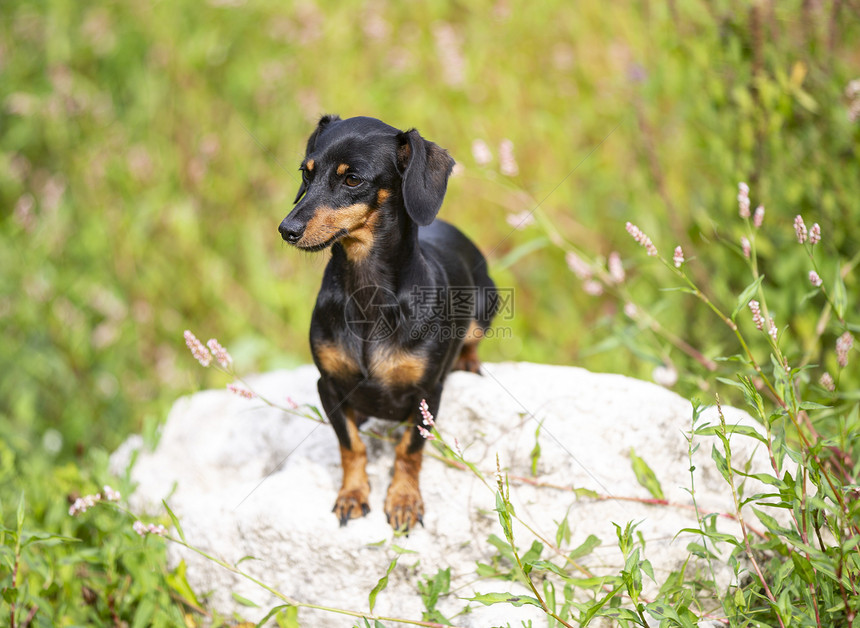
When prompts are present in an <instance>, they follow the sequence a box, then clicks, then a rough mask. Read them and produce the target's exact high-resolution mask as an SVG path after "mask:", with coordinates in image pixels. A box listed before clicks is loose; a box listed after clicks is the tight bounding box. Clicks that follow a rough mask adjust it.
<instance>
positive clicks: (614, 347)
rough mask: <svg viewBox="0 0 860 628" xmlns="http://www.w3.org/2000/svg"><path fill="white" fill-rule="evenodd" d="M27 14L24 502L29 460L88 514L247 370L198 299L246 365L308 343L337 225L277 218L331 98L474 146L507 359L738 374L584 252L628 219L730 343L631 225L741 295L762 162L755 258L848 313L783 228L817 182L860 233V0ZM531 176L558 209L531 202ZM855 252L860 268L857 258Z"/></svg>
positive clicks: (608, 248) (1, 361)
mask: <svg viewBox="0 0 860 628" xmlns="http://www.w3.org/2000/svg"><path fill="white" fill-rule="evenodd" d="M0 18H2V19H0V77H2V79H1V80H0V333H2V340H0V372H2V377H0V443H2V445H0V461H2V464H0V474H2V477H0V503H2V504H4V506H6V507H5V508H4V516H3V518H4V521H5V522H6V524H7V525H8V524H9V521H8V519H9V517H10V516H11V515H10V513H11V510H10V508H9V507H8V506H9V504H12V503H14V502H15V501H16V500H17V496H18V495H19V494H20V493H21V491H22V490H23V491H24V492H25V494H26V495H27V499H28V503H29V504H30V509H31V512H30V513H29V515H28V516H30V517H32V521H33V525H39V526H42V527H44V528H47V529H52V530H62V531H63V532H64V533H67V534H71V533H73V532H74V530H73V529H72V528H70V526H71V525H73V524H70V523H63V519H62V518H63V517H64V516H65V511H66V509H67V507H68V505H67V504H66V503H65V502H64V497H65V495H66V494H67V493H72V492H74V490H76V489H77V488H79V486H80V484H81V482H83V481H91V482H95V481H96V480H100V478H101V475H103V473H104V452H105V451H110V450H112V449H114V448H115V447H116V446H117V445H118V444H119V443H120V442H121V441H122V440H123V439H124V438H126V437H127V436H128V435H129V434H131V433H134V432H141V431H143V432H144V433H145V434H148V435H150V436H151V435H153V434H154V433H155V432H156V429H157V425H158V423H159V422H160V421H161V420H162V419H163V417H164V416H165V415H166V411H167V409H168V408H169V406H170V404H171V403H172V402H173V401H174V400H175V399H176V398H177V397H178V396H180V395H182V394H186V393H189V392H191V391H193V390H196V389H197V388H198V387H200V386H223V385H224V383H226V382H225V380H223V378H222V376H220V375H218V374H217V373H212V372H210V371H204V370H202V369H200V368H199V367H198V365H197V364H196V363H195V362H194V361H193V359H192V358H191V357H190V355H188V353H187V350H186V348H185V345H184V342H183V339H182V332H183V330H184V329H191V330H192V331H194V332H195V333H196V334H197V335H198V336H200V337H201V338H202V339H203V340H205V339H207V338H210V337H217V338H218V339H219V340H220V341H221V343H222V344H224V345H225V346H227V347H228V349H229V350H230V351H231V352H232V354H233V356H234V359H235V360H236V362H237V368H238V369H239V370H240V371H243V372H253V371H262V370H269V369H273V368H278V367H289V366H293V365H297V364H301V363H306V362H308V361H309V359H310V356H309V351H308V346H307V331H308V325H309V320H310V313H311V308H312V304H313V301H314V298H315V295H316V291H317V289H318V286H319V282H320V278H321V273H322V269H323V267H324V265H325V263H326V259H327V254H318V255H303V254H300V253H299V252H297V251H295V250H294V249H291V248H288V247H287V246H286V245H285V244H284V243H283V242H282V241H281V239H280V237H279V235H278V233H277V226H278V224H279V222H280V221H281V219H282V218H283V217H284V216H285V215H286V214H287V212H288V211H289V209H290V207H291V202H292V199H293V196H294V195H295V192H296V189H297V186H298V181H299V177H298V173H297V167H298V164H299V162H300V160H301V157H302V151H303V148H304V144H305V141H306V138H307V136H308V134H309V133H310V131H311V130H312V129H313V127H314V124H315V122H316V120H317V119H318V117H319V116H320V115H321V114H323V113H338V114H340V115H341V116H342V117H347V116H353V115H370V116H374V117H378V118H381V119H383V120H385V121H386V122H388V123H390V124H392V125H394V126H397V127H399V128H410V127H416V128H418V129H419V130H420V131H421V133H422V134H423V135H424V136H425V137H427V138H428V139H431V140H433V141H435V142H437V143H438V144H440V145H441V146H443V147H445V148H447V149H448V150H449V151H450V152H451V154H452V155H453V156H454V158H455V159H456V160H457V161H458V163H459V164H460V166H459V167H458V170H457V174H456V176H455V177H453V178H452V180H451V182H450V186H449V192H448V197H447V199H446V202H445V205H444V206H443V209H442V213H441V217H443V218H446V219H448V220H451V221H453V222H455V223H457V224H458V225H459V226H461V227H462V228H463V230H464V231H466V232H467V233H468V234H469V235H470V236H472V237H473V239H474V240H475V241H476V242H477V243H478V245H479V246H480V248H482V250H484V251H485V253H487V255H488V257H489V259H490V266H491V271H492V272H493V275H494V277H495V279H496V281H497V283H498V284H500V285H502V286H506V287H512V288H514V289H515V291H516V298H515V312H516V313H515V316H514V317H513V319H512V320H509V321H500V322H499V324H500V325H504V326H507V327H510V328H511V330H512V337H511V338H507V339H498V340H488V341H487V342H486V343H485V345H484V347H483V358H484V359H485V360H490V361H499V360H531V361H540V362H550V363H557V364H570V365H578V366H582V367H585V368H588V369H591V370H596V371H611V372H618V373H624V374H629V375H634V376H638V377H643V378H646V379H647V378H650V377H651V373H652V370H653V368H654V367H655V365H658V364H665V363H666V362H667V360H668V361H670V362H671V364H672V366H673V367H674V368H675V369H676V370H677V371H678V372H679V373H680V380H679V382H678V384H677V385H676V389H677V390H678V391H679V392H681V393H682V394H692V393H693V392H695V391H699V390H702V389H707V390H711V389H712V387H713V381H712V378H711V377H709V376H708V374H707V373H706V372H704V371H703V369H702V368H701V366H700V365H699V364H698V363H696V362H695V361H694V360H691V359H690V358H689V357H687V356H686V355H684V354H683V353H682V352H679V351H677V350H676V349H674V348H673V347H672V346H671V345H669V344H667V343H665V341H663V340H661V339H659V338H656V337H652V336H650V335H649V334H647V333H646V332H643V331H641V330H640V328H639V327H638V326H637V325H635V324H634V323H632V322H631V321H630V319H629V318H626V317H625V316H624V315H623V314H622V307H623V302H620V301H619V300H618V299H617V298H616V296H614V295H612V294H609V293H604V294H602V295H597V296H594V295H590V294H587V293H586V291H584V290H583V285H582V283H581V282H580V280H579V279H577V277H576V276H575V275H574V274H573V273H572V272H571V271H570V269H569V268H568V266H567V263H566V261H565V253H566V252H570V251H577V252H578V253H579V254H580V255H581V256H583V257H585V258H588V259H590V260H593V261H595V263H602V260H604V259H605V258H606V257H607V256H608V255H609V254H610V253H611V252H613V251H618V252H619V253H620V255H621V258H622V260H623V262H624V265H625V267H626V268H627V274H628V278H627V290H629V293H630V294H631V295H634V296H635V297H636V298H637V302H638V303H639V305H640V306H646V307H647V308H648V311H649V312H650V313H651V314H653V315H654V316H656V317H657V318H658V319H659V320H660V321H661V323H662V324H663V325H664V326H665V327H666V328H668V329H671V330H673V333H675V334H677V335H678V336H679V337H681V338H682V339H683V340H685V341H686V342H688V343H690V344H691V345H693V346H695V347H697V348H698V349H699V350H701V351H702V352H703V353H704V354H705V355H707V356H709V357H715V356H719V355H725V354H732V353H735V352H736V351H737V347H736V346H735V345H734V341H733V337H732V336H731V335H730V332H729V330H728V329H727V328H726V329H725V330H723V329H722V328H720V326H719V325H718V324H716V323H717V321H716V320H715V318H714V317H713V315H712V314H710V313H709V312H707V311H705V310H704V308H702V307H700V305H699V304H697V303H696V302H694V301H693V300H692V299H690V298H689V297H687V296H686V295H684V294H681V293H678V292H661V291H659V290H658V288H659V287H661V286H663V287H665V286H666V285H674V284H673V283H672V282H673V281H674V280H673V279H672V278H671V277H670V276H669V275H668V273H666V272H665V271H664V270H663V269H661V268H659V267H658V266H657V265H656V264H650V265H649V263H648V262H647V261H646V258H644V256H643V255H642V251H641V249H639V248H638V247H637V245H636V244H635V243H634V242H633V240H632V239H631V238H630V237H629V236H628V234H627V233H626V232H625V229H624V225H625V222H626V221H628V220H629V221H631V222H634V223H636V224H637V225H639V227H641V228H642V229H643V230H644V231H645V232H646V233H648V234H649V235H651V237H652V239H653V240H654V242H655V244H656V245H657V247H658V248H660V250H661V252H662V253H663V254H664V255H666V256H667V257H671V250H672V249H673V248H674V246H675V245H676V244H681V245H683V247H684V250H685V253H686V255H687V258H688V259H691V258H697V251H698V250H704V247H707V250H708V256H707V258H705V257H704V256H702V259H701V260H696V259H693V261H692V262H691V271H690V272H691V274H693V275H694V276H696V277H698V278H699V279H701V280H702V281H703V282H705V285H707V286H708V288H709V289H710V291H711V295H712V296H713V297H714V298H715V299H717V300H722V301H723V302H725V303H728V304H730V307H729V309H731V306H732V305H734V301H735V298H736V295H737V294H738V293H740V291H742V290H743V288H744V287H745V286H746V285H747V284H748V283H749V282H750V277H749V274H748V270H747V266H746V263H745V261H744V260H743V258H742V255H741V254H740V251H739V247H738V240H739V238H740V236H741V235H742V233H743V231H742V226H743V225H742V222H741V221H739V220H737V202H736V199H735V197H736V194H737V182H738V181H746V182H748V183H749V184H750V187H751V189H752V192H751V196H752V199H753V207H755V206H756V205H757V204H758V203H763V204H764V205H765V207H766V210H767V214H766V218H765V226H766V229H763V231H762V233H761V235H760V237H759V239H758V251H759V255H760V267H761V269H762V272H763V273H764V274H765V275H766V276H767V280H766V282H767V283H768V285H769V288H770V289H771V292H770V293H769V294H770V299H771V300H770V302H769V306H770V308H771V310H772V311H774V312H776V313H777V317H778V321H777V322H778V324H780V325H789V326H790V328H791V331H792V334H791V337H790V339H787V340H786V343H787V345H788V346H787V347H786V352H787V353H788V354H789V355H791V356H798V355H806V356H808V359H809V360H810V361H811V362H812V363H815V364H822V365H824V366H826V365H827V364H828V363H830V364H831V366H832V363H833V360H834V358H833V356H832V352H833V351H832V347H833V342H834V340H835V337H836V335H838V333H836V332H835V331H834V332H833V333H830V332H827V333H825V334H824V336H823V337H821V338H819V335H818V334H817V333H816V331H815V327H816V324H817V322H818V320H819V317H820V315H821V311H822V301H821V300H818V301H816V300H815V299H804V295H805V294H806V293H807V292H808V290H809V287H808V284H807V283H806V272H807V265H806V261H805V260H804V259H803V257H802V256H798V255H792V256H786V255H784V252H785V250H786V247H790V246H797V244H796V242H795V241H794V232H793V229H792V226H791V225H792V220H793V217H794V216H795V215H796V214H799V213H802V214H803V215H804V216H805V217H806V219H807V224H811V223H812V222H818V223H820V224H821V228H822V232H823V233H824V244H823V246H824V250H825V251H826V252H827V257H826V258H825V259H824V260H823V264H824V268H825V270H827V271H828V272H829V273H830V275H831V276H833V275H834V274H835V273H836V272H837V269H836V260H837V258H842V259H843V260H852V258H853V259H854V261H855V262H856V255H857V254H858V250H859V249H860V247H858V243H860V176H858V173H860V169H858V166H860V159H859V158H858V140H860V125H858V122H857V120H856V116H857V115H858V111H860V105H858V104H857V103H856V102H855V101H854V100H853V99H854V98H855V96H853V95H852V94H851V92H850V90H849V91H848V92H846V88H847V86H848V84H849V82H850V81H851V80H852V79H856V78H858V77H860V47H858V46H857V42H858V41H860V4H858V3H857V2H856V0H850V1H849V0H832V1H827V0H822V1H821V2H812V1H808V0H803V1H786V2H771V1H767V0H762V1H760V2H752V3H748V2H736V1H725V0H723V1H716V2H702V1H699V0H675V1H673V2H667V3H665V4H664V3H659V2H647V1H642V2H634V3H606V2H599V1H592V0H586V1H583V2H575V3H571V2H559V1H551V2H543V3H534V2H528V3H527V2H520V1H516V0H494V1H489V0H487V1H481V0H476V1H473V2H468V3H466V2H444V1H442V0H435V1H430V2H415V3H396V2H390V1H386V0H367V1H358V2H349V3H345V2H333V1H332V2H328V1H324V2H318V3H315V2H296V3H293V2H289V1H287V2H271V1H260V2H253V1H248V2H245V1H243V0H209V1H208V2H190V1H187V0H175V1H173V2H153V3H148V2H144V3H123V2H88V3H81V2H71V1H69V0H46V1H44V2H38V3H33V2H27V1H23V0H4V1H3V3H2V6H0ZM857 97H858V98H860V96H857ZM506 140H507V141H510V142H511V143H512V146H513V157H514V159H515V160H516V164H515V165H516V167H515V168H514V167H512V164H511V163H510V160H508V163H500V157H504V155H503V154H502V155H500V148H499V147H500V145H501V144H502V143H503V142H504V141H506ZM476 141H482V142H484V143H485V144H486V145H487V146H488V147H489V149H490V152H491V153H492V160H491V161H489V163H484V162H483V160H482V159H481V156H480V154H478V153H476V154H473V145H474V143H475V142H476ZM501 153H504V151H501ZM536 208H537V212H536V215H537V217H538V222H537V223H536V224H534V225H531V226H527V227H525V228H522V229H514V228H513V227H512V226H511V222H510V221H509V217H510V216H511V215H514V216H517V215H521V212H528V211H531V210H534V209H536ZM513 222H514V223H516V222H517V221H516V220H514V221H513ZM727 225H728V226H727ZM733 229H735V230H734V231H733ZM828 260H830V261H828ZM828 264H829V266H828ZM852 268H853V266H852ZM637 269H638V270H637ZM845 281H846V283H847V284H848V289H849V292H851V290H852V289H856V287H857V286H856V282H857V278H856V273H848V274H847V275H846V277H845ZM850 311H852V312H853V313H854V314H856V311H857V310H856V304H853V303H852V304H851V305H850ZM744 325H747V323H744ZM787 336H788V335H787ZM667 356H668V357H667ZM287 392H288V391H285V394H286V393H287ZM101 481H103V480H101ZM68 568H69V569H71V567H68ZM57 595H59V594H57Z"/></svg>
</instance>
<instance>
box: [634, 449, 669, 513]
mask: <svg viewBox="0 0 860 628" xmlns="http://www.w3.org/2000/svg"><path fill="white" fill-rule="evenodd" d="M630 460H631V462H632V463H633V473H635V474H636V481H637V482H639V484H641V485H642V486H643V487H645V488H646V489H647V490H648V492H649V493H651V495H652V496H653V497H654V499H660V500H665V499H666V497H665V496H664V495H663V489H662V487H661V486H660V481H659V480H658V479H657V475H656V474H655V473H654V471H653V470H652V469H651V467H649V466H648V464H647V463H646V462H645V461H644V460H643V459H642V458H640V457H639V456H637V455H636V452H635V451H634V450H633V448H632V447H631V449H630Z"/></svg>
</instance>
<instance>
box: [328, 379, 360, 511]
mask: <svg viewBox="0 0 860 628" xmlns="http://www.w3.org/2000/svg"><path fill="white" fill-rule="evenodd" d="M317 389H318V390H319V394H320V400H321V401H322V405H323V408H324V409H325V412H326V415H328V419H329V421H331V424H332V427H334V432H335V434H337V439H338V441H339V442H340V463H341V467H343V484H342V485H341V488H340V492H338V494H337V499H336V500H335V502H334V508H333V509H332V512H334V514H335V515H336V516H337V518H338V519H339V520H340V525H341V526H345V525H346V524H347V522H348V521H349V520H350V519H358V518H359V517H363V516H364V515H366V514H367V513H368V512H370V505H369V503H368V497H369V496H370V482H368V479H367V470H366V468H365V467H366V465H367V448H366V447H365V445H364V443H363V442H362V440H361V437H360V436H359V433H358V426H359V425H360V424H361V423H362V422H363V420H364V418H365V417H363V416H361V415H359V414H358V413H357V412H356V411H355V410H354V409H353V408H352V406H350V405H349V404H348V403H346V402H345V401H344V400H342V399H339V398H338V395H337V394H336V392H335V390H334V387H333V386H332V385H331V383H330V382H329V381H328V380H326V379H325V378H320V380H319V382H318V384H317Z"/></svg>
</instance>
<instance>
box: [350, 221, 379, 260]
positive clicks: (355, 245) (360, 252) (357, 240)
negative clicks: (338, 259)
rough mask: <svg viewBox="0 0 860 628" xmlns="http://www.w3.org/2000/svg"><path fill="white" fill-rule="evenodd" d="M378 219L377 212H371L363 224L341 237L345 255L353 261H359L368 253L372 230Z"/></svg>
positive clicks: (371, 242)
mask: <svg viewBox="0 0 860 628" xmlns="http://www.w3.org/2000/svg"><path fill="white" fill-rule="evenodd" d="M378 221H379V214H378V213H376V212H373V213H371V214H370V215H369V216H368V217H367V220H365V222H364V224H363V225H361V226H360V227H358V228H357V229H354V230H352V231H350V232H349V235H348V236H347V237H345V238H344V239H343V243H342V244H343V249H344V250H345V251H346V256H347V257H348V258H349V259H350V260H352V261H353V262H360V261H362V260H363V259H365V258H366V257H367V256H368V255H369V254H370V251H371V249H372V248H373V232H374V230H375V229H376V223H377V222H378Z"/></svg>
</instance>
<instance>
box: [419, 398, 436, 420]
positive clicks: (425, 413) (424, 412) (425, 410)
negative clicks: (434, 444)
mask: <svg viewBox="0 0 860 628" xmlns="http://www.w3.org/2000/svg"><path fill="white" fill-rule="evenodd" d="M418 409H419V410H420V411H421V416H422V417H424V425H426V426H428V427H435V426H436V423H435V422H434V421H433V415H432V414H430V407H429V406H428V405H427V400H426V399H422V400H421V403H419V404H418Z"/></svg>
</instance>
